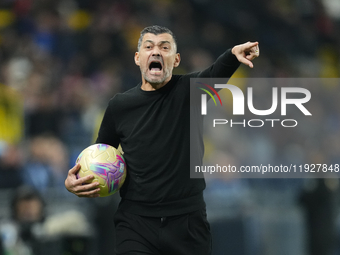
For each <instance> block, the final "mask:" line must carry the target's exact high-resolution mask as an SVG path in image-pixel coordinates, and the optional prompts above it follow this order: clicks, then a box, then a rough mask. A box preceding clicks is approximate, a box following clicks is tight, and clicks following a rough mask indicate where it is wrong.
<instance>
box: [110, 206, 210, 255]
mask: <svg viewBox="0 0 340 255" xmlns="http://www.w3.org/2000/svg"><path fill="white" fill-rule="evenodd" d="M114 222H115V226H116V239H115V240H116V249H115V252H116V253H115V254H117V255H127V254H149V255H174V254H176V255H210V254H211V246H212V241H211V233H210V225H209V223H208V221H207V214H206V211H205V208H203V209H201V210H197V211H194V212H191V213H187V214H183V215H175V216H169V217H146V216H140V215H136V214H132V213H128V212H126V211H122V210H118V211H117V213H116V214H115V217H114Z"/></svg>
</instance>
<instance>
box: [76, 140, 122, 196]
mask: <svg viewBox="0 0 340 255" xmlns="http://www.w3.org/2000/svg"><path fill="white" fill-rule="evenodd" d="M77 163H80V166H81V168H80V170H79V172H78V174H77V178H80V177H85V176H87V175H90V174H92V175H93V176H94V178H93V179H92V180H91V181H89V182H88V183H92V182H96V181H97V182H99V188H100V191H99V196H100V197H106V196H110V195H113V194H114V193H116V192H117V191H118V190H119V189H120V188H121V187H122V185H123V183H124V181H125V177H126V164H125V160H124V158H123V156H122V155H121V153H120V152H119V151H118V150H117V149H116V148H114V147H112V146H110V145H107V144H101V143H99V144H93V145H91V146H89V147H87V148H86V149H85V150H83V151H82V152H81V153H80V154H79V156H78V158H77V160H76V164H77Z"/></svg>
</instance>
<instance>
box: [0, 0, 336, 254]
mask: <svg viewBox="0 0 340 255" xmlns="http://www.w3.org/2000/svg"><path fill="white" fill-rule="evenodd" d="M151 24H159V25H163V26H167V27H169V28H170V29H171V30H173V32H174V33H175V35H176V37H177V40H178V51H179V52H180V53H181V56H182V62H181V65H180V67H178V68H177V69H175V73H178V74H181V73H187V72H191V71H196V70H202V69H203V68H205V67H207V66H209V65H210V64H211V63H212V62H213V61H214V59H216V58H217V57H218V56H219V54H221V53H223V52H224V51H225V50H226V49H227V48H230V47H232V46H234V45H236V44H239V43H243V42H246V41H249V40H250V41H255V40H256V41H259V42H260V48H261V57H260V58H259V59H256V60H255V61H254V64H255V68H254V69H249V68H247V67H245V66H242V67H240V69H239V70H238V71H237V72H236V73H235V77H272V78H279V77H316V78H338V77H339V75H340V63H339V60H340V2H339V0H274V1H270V0H257V1H252V0H230V1H225V0H215V1H209V0H182V1H180V0H160V1H141V0H125V1H123V0H120V1H113V0H97V1H91V0H1V2H0V233H1V238H0V240H1V242H0V254H1V255H2V254H6V255H14V254H15V255H16V254H18V255H26V254H28V255H29V254H34V255H40V254H50V255H54V254H55V255H59V254H62V255H64V254H65V255H66V254H72V255H74V254H84V255H85V254H91V255H97V254H98V255H99V254H100V255H106V254H107V255H109V254H110V255H113V254H114V251H113V244H114V238H113V231H114V227H113V222H112V216H113V213H114V212H115V209H116V206H117V203H118V201H119V196H118V195H114V196H112V197H109V198H99V199H79V198H77V197H75V196H74V195H72V194H69V193H68V192H67V191H66V189H65V187H64V180H65V177H66V175H67V171H68V169H69V168H71V167H72V166H73V165H74V161H75V159H76V157H77V156H78V154H79V152H80V151H81V150H82V149H83V148H85V147H87V146H88V145H89V144H91V143H92V142H93V141H94V139H95V137H96V133H97V130H98V126H99V124H100V121H101V118H102V115H103V111H104V110H105V108H106V105H107V102H108V100H109V99H110V98H111V97H112V96H113V95H114V94H115V93H117V92H122V91H125V90H127V89H129V88H131V87H133V86H135V85H136V84H137V83H138V82H139V80H140V72H139V69H138V67H137V66H135V64H134V61H133V56H134V52H135V51H136V47H137V40H138V37H139V32H140V30H142V29H143V28H144V27H145V26H148V25H151ZM338 85H339V84H338ZM325 89H326V90H327V91H328V92H327V93H328V94H327V95H329V96H331V97H332V100H330V101H331V102H332V103H331V104H327V101H328V97H322V98H320V99H319V100H317V102H318V103H319V104H317V105H315V109H314V110H315V111H316V112H317V114H318V116H319V117H320V122H318V123H313V128H311V130H309V131H308V132H312V134H313V136H314V137H315V140H316V141H319V140H320V137H324V136H320V134H321V132H323V134H324V132H326V133H327V139H326V140H325V141H321V142H320V141H319V142H318V143H317V144H319V145H318V146H313V144H314V143H313V141H310V146H311V147H312V150H310V153H309V155H302V156H301V157H302V158H303V159H306V160H315V162H317V161H318V160H319V161H322V162H324V163H339V162H340V160H339V159H340V110H339V109H340V105H339V103H338V100H337V95H340V88H339V86H330V87H326V88H325ZM321 105H328V108H326V110H327V111H326V110H325V109H324V108H323V107H319V106H321ZM328 109H329V110H330V111H328ZM325 121H326V122H325ZM323 123H327V128H326V129H325V128H323ZM300 132H303V131H300ZM297 137H299V133H297ZM271 138H272V139H268V137H266V136H264V135H259V134H258V133H256V132H253V133H248V134H247V139H249V140H251V141H252V142H253V145H254V151H256V153H257V154H256V155H253V158H254V160H255V159H256V158H258V157H261V156H262V157H264V155H266V157H267V158H268V157H269V158H270V157H275V155H273V151H272V148H274V147H275V148H276V147H279V148H281V149H282V151H280V152H282V153H283V154H281V155H284V156H285V157H290V156H296V154H297V153H300V154H299V155H301V154H303V151H301V150H299V148H296V147H287V146H285V145H286V144H285V141H286V139H285V136H284V134H271ZM228 139H229V140H228V144H230V145H232V144H237V140H236V139H237V138H236V137H233V136H228ZM255 148H256V149H255ZM236 149H237V150H241V151H242V147H239V148H236ZM243 149H244V148H243ZM235 155H238V154H233V153H231V154H230V155H229V158H228V160H229V161H230V162H235V161H237V162H240V161H242V158H236V156H235ZM247 163H252V162H251V161H250V162H247ZM305 163H312V162H305ZM23 185H26V186H29V187H33V188H36V189H37V190H38V193H39V194H40V195H41V196H42V198H43V200H44V201H45V203H44V204H43V209H44V210H43V212H44V217H43V218H41V219H39V220H37V225H39V226H40V227H36V228H35V230H31V229H30V231H31V232H32V233H29V234H28V235H27V233H26V235H23V233H22V231H21V232H18V230H17V228H16V226H17V224H19V223H20V222H19V221H18V219H16V218H15V217H13V214H15V212H14V211H15V210H14V209H16V207H15V208H13V203H12V201H13V197H14V196H15V194H17V193H16V192H17V191H18V190H19V191H20V189H19V187H21V186H23ZM338 186H339V183H338V179H310V180H302V179H256V180H236V179H228V180H224V179H217V180H213V181H211V180H209V181H208V186H207V190H206V197H207V204H208V215H209V216H208V217H209V218H210V222H211V227H212V232H213V235H214V250H213V254H214V255H224V254H228V255H233V254H237V255H242V254H244V255H250V254H252V255H281V254H282V255H286V254H294V255H309V254H312V255H317V254H320V255H335V254H340V247H339V244H338V243H339V230H340V220H339V187H338ZM27 210H28V209H27ZM30 227H31V226H30ZM32 229H33V228H32ZM27 236H28V237H27ZM6 252H7V253H6Z"/></svg>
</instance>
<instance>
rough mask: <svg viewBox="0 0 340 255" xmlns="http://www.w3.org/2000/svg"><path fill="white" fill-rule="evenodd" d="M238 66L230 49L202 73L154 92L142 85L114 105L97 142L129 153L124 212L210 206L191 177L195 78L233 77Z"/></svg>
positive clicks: (113, 101) (119, 97)
mask: <svg viewBox="0 0 340 255" xmlns="http://www.w3.org/2000/svg"><path fill="white" fill-rule="evenodd" d="M238 66H239V62H238V60H237V59H236V57H235V56H234V55H233V54H232V53H231V50H227V51H226V52H225V53H224V54H222V55H221V56H220V57H219V58H218V59H217V60H216V62H215V63H214V64H213V65H212V66H210V67H209V68H207V69H206V70H204V71H202V72H195V73H191V74H187V75H173V76H172V78H171V80H170V81H169V82H168V83H167V84H166V85H165V86H163V87H162V88H160V89H157V90H154V91H143V90H142V89H141V83H140V84H138V85H137V86H136V87H134V88H132V89H130V90H128V91H126V92H125V93H119V94H117V95H115V96H114V97H113V98H112V99H111V100H110V102H109V105H108V107H107V109H106V112H105V114H104V118H103V121H102V124H101V127H100V130H99V135H98V138H97V140H96V142H97V143H105V144H109V145H112V146H114V147H116V148H117V147H118V145H119V144H121V146H122V149H123V151H124V158H125V160H126V163H127V178H126V180H125V183H124V185H123V186H122V188H121V190H120V195H121V197H122V200H121V203H120V205H119V207H120V208H121V209H122V210H125V211H128V212H130V213H134V214H139V215H144V216H154V217H162V216H170V215H180V214H184V213H189V212H193V211H196V210H199V209H202V208H204V207H205V203H204V200H203V190H204V188H205V180H204V179H203V178H202V179H194V178H192V179H191V178H190V172H189V168H190V160H189V158H190V78H200V77H202V78H217V77H231V76H232V74H233V73H234V72H235V71H236V69H237V68H238ZM202 139H203V138H201V140H202ZM200 144H201V145H202V151H203V141H202V142H201V143H200Z"/></svg>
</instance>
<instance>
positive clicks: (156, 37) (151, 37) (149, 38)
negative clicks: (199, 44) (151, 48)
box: [143, 33, 174, 43]
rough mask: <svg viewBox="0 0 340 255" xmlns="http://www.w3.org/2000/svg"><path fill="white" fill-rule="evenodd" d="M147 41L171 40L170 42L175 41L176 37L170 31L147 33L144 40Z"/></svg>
mask: <svg viewBox="0 0 340 255" xmlns="http://www.w3.org/2000/svg"><path fill="white" fill-rule="evenodd" d="M145 41H152V42H155V43H157V42H160V41H169V42H170V43H174V39H173V38H172V36H171V35H170V34H168V33H163V34H158V35H155V34H152V33H146V34H145V35H144V37H143V42H145Z"/></svg>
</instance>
